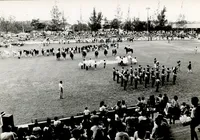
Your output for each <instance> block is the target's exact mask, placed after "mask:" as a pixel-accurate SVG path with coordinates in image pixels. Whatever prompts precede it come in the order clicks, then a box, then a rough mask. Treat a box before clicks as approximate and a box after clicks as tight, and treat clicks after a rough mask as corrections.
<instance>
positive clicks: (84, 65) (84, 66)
mask: <svg viewBox="0 0 200 140" xmlns="http://www.w3.org/2000/svg"><path fill="white" fill-rule="evenodd" d="M85 68H86V64H85V59H83V69H85Z"/></svg>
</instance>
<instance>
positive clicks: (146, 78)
mask: <svg viewBox="0 0 200 140" xmlns="http://www.w3.org/2000/svg"><path fill="white" fill-rule="evenodd" d="M147 81H148V76H147V74H145V75H144V87H145V88H147Z"/></svg>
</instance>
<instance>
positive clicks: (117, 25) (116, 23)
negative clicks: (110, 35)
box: [110, 18, 121, 29]
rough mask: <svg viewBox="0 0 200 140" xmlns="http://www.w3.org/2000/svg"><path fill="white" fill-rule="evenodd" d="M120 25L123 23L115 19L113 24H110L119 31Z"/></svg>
mask: <svg viewBox="0 0 200 140" xmlns="http://www.w3.org/2000/svg"><path fill="white" fill-rule="evenodd" d="M120 24H121V21H119V20H118V19H117V18H114V19H113V20H112V21H111V22H110V26H111V28H113V29H119V28H120Z"/></svg>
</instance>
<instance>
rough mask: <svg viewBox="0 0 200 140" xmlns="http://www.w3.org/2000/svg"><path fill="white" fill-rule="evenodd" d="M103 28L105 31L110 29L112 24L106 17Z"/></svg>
mask: <svg viewBox="0 0 200 140" xmlns="http://www.w3.org/2000/svg"><path fill="white" fill-rule="evenodd" d="M103 28H104V29H110V23H109V21H108V20H107V18H106V17H105V18H104V24H103Z"/></svg>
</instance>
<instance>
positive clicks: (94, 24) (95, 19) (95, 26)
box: [88, 8, 103, 31]
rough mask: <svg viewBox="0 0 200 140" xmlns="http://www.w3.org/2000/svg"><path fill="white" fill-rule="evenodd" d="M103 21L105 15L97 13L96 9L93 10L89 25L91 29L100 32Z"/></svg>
mask: <svg viewBox="0 0 200 140" xmlns="http://www.w3.org/2000/svg"><path fill="white" fill-rule="evenodd" d="M102 19H103V15H102V13H101V12H98V14H97V12H96V10H95V8H94V9H93V12H92V15H91V17H90V22H89V23H88V25H89V27H90V29H91V30H92V31H98V30H99V29H101V21H102Z"/></svg>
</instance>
